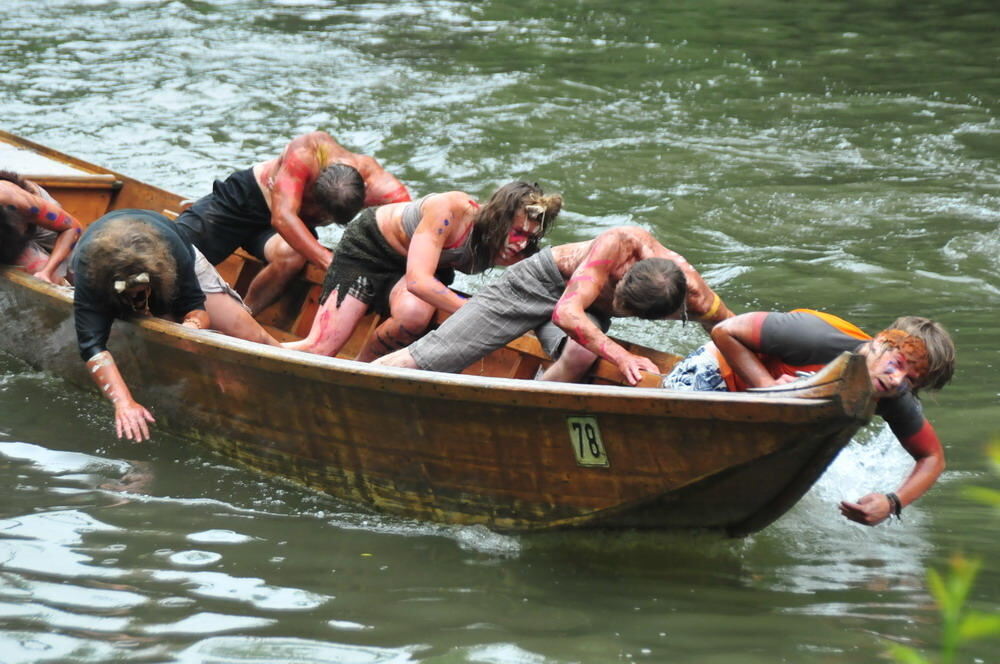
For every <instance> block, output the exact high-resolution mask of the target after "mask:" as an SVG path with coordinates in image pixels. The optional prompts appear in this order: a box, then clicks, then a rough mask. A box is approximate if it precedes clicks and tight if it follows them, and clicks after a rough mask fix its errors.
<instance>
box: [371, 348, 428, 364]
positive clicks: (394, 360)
mask: <svg viewBox="0 0 1000 664" xmlns="http://www.w3.org/2000/svg"><path fill="white" fill-rule="evenodd" d="M372 364H378V365H379V366H383V367H400V368H403V369H419V368H420V367H418V366H417V363H416V362H414V361H413V356H412V355H410V351H408V350H407V349H405V348H403V349H401V350H397V351H396V352H395V353H389V354H388V355H383V356H382V357H380V358H378V359H377V360H374V361H372Z"/></svg>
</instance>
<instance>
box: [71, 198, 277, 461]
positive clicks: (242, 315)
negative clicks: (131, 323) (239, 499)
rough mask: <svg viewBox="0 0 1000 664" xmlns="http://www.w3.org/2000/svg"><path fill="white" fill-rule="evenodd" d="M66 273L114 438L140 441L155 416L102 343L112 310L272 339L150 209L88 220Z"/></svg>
mask: <svg viewBox="0 0 1000 664" xmlns="http://www.w3.org/2000/svg"><path fill="white" fill-rule="evenodd" d="M70 276H71V277H72V279H73V283H74V286H75V290H74V294H73V316H74V322H75V326H76V337H77V344H78V346H79V350H80V356H81V357H82V358H83V360H84V362H86V363H87V369H88V370H89V372H90V375H91V378H92V379H93V380H94V382H95V383H96V384H97V386H98V388H99V389H100V390H101V393H102V394H103V395H104V396H105V397H106V398H108V399H109V400H110V401H111V402H112V403H113V404H114V407H115V430H116V433H117V435H118V437H119V438H121V437H122V436H124V437H126V438H128V439H129V440H133V441H136V442H140V441H144V440H146V439H148V438H149V424H151V423H153V422H155V420H154V418H153V416H152V414H151V413H150V412H149V411H148V410H147V409H146V408H145V407H144V406H143V405H142V404H139V403H137V402H136V401H135V399H134V398H133V397H132V393H131V391H130V390H129V388H128V385H126V384H125V380H124V379H123V378H122V375H121V372H120V371H119V370H118V366H117V365H116V364H115V360H114V357H113V356H112V354H111V352H110V351H109V350H108V346H107V344H108V338H109V336H110V334H111V325H112V323H113V322H114V319H115V318H125V317H131V316H150V315H152V316H162V317H166V318H170V319H173V320H174V321H176V322H180V323H181V325H184V326H185V327H190V328H193V329H208V328H209V327H210V326H214V327H215V328H216V329H217V330H219V331H220V332H223V333H225V334H230V335H233V336H238V337H240V338H243V339H248V340H250V341H256V342H259V343H265V344H269V345H277V343H278V342H277V341H276V340H275V339H274V338H273V337H271V335H270V334H268V333H267V332H266V331H265V330H264V329H263V328H262V327H260V325H259V324H257V322H256V321H255V320H254V319H253V317H251V316H250V314H249V312H247V311H246V309H245V308H243V306H242V302H241V301H240V300H239V295H237V294H236V292H235V291H233V290H232V289H231V288H230V287H229V286H228V284H226V283H225V282H224V281H223V280H222V278H221V276H219V274H218V272H216V270H215V268H213V267H212V266H211V265H210V264H209V263H208V261H207V260H206V259H205V258H204V257H203V256H201V254H200V253H199V252H198V251H197V250H196V249H195V248H194V247H192V246H191V245H190V244H189V243H188V242H186V241H185V240H184V238H182V237H181V235H180V234H179V233H178V232H177V226H176V225H175V224H174V223H173V222H171V221H170V220H169V219H167V218H166V217H164V216H163V215H161V214H158V213H156V212H151V211H149V210H116V211H114V212H110V213H108V214H106V215H104V216H103V217H101V218H100V219H98V220H97V221H95V222H94V223H93V224H91V225H90V226H89V227H88V228H87V230H86V232H85V233H84V234H83V237H82V239H81V240H80V243H79V244H78V245H77V247H76V250H75V251H74V252H73V255H72V258H71V275H70Z"/></svg>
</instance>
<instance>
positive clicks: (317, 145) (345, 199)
mask: <svg viewBox="0 0 1000 664" xmlns="http://www.w3.org/2000/svg"><path fill="white" fill-rule="evenodd" d="M409 200H410V194H409V192H408V191H407V190H406V187H405V186H404V185H403V183H402V182H400V181H399V180H397V179H396V178H395V177H394V176H393V175H392V174H391V173H389V172H388V171H386V170H385V169H384V168H382V166H381V165H380V164H379V163H378V162H377V161H376V160H375V159H374V158H373V157H369V156H367V155H362V154H355V153H354V152H350V151H349V150H347V149H345V148H344V147H343V146H341V145H340V144H339V143H337V142H336V141H335V140H333V138H332V137H331V136H330V135H329V134H327V133H326V132H323V131H314V132H312V133H309V134H304V135H302V136H298V137H296V138H294V139H292V141H291V142H290V143H289V144H288V145H287V146H286V147H285V149H284V150H283V151H282V153H281V155H279V156H278V157H276V158H274V159H270V160H268V161H265V162H261V163H259V164H256V165H255V166H253V167H251V168H248V169H245V170H241V171H237V172H236V173H233V174H232V175H230V176H229V177H228V178H227V179H226V180H224V181H223V180H216V181H215V185H214V186H213V187H212V193H211V194H208V195H207V196H204V197H203V198H201V199H199V200H198V201H196V202H195V203H194V205H192V206H191V207H190V208H188V209H187V210H185V211H184V212H182V213H181V215H180V216H179V217H178V218H177V223H178V224H179V225H180V227H181V233H182V234H183V235H184V237H185V238H187V240H188V241H189V242H191V244H193V245H194V246H196V247H198V249H199V250H200V251H201V252H202V253H203V254H204V255H205V257H206V258H207V259H208V260H209V261H211V263H212V265H218V264H219V263H221V262H222V261H224V260H225V259H226V258H227V257H228V256H229V255H230V254H232V253H233V252H234V251H236V249H237V248H239V247H243V248H244V249H245V250H246V251H248V252H249V253H251V254H253V255H254V256H256V257H257V258H259V259H260V260H262V261H264V262H265V263H267V266H266V267H265V268H264V269H263V270H261V272H260V273H259V274H258V275H257V276H256V277H255V278H254V280H253V281H252V282H251V283H250V286H249V287H248V289H247V296H246V303H247V306H249V307H250V309H251V311H253V312H259V311H261V310H262V309H264V308H265V307H267V306H268V305H270V304H271V303H272V302H274V301H275V300H277V299H278V297H279V296H280V295H281V293H282V292H283V291H284V289H285V287H286V286H287V285H288V282H289V281H291V279H292V278H293V277H294V276H295V275H296V274H298V273H299V271H300V270H301V269H302V267H303V266H304V265H305V264H306V262H309V263H312V264H313V265H315V266H317V267H319V268H320V269H322V270H326V269H327V268H328V267H329V266H330V260H331V259H332V256H333V255H332V253H331V252H330V250H329V249H327V248H326V247H324V246H323V245H321V244H320V243H319V240H317V239H316V230H315V228H316V227H317V226H325V225H327V224H330V223H337V224H346V223H348V222H349V221H350V220H351V219H353V218H354V216H355V215H356V214H357V213H358V211H359V210H361V208H362V207H367V206H371V205H385V204H387V203H398V202H404V201H409Z"/></svg>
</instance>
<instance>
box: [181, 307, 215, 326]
mask: <svg viewBox="0 0 1000 664" xmlns="http://www.w3.org/2000/svg"><path fill="white" fill-rule="evenodd" d="M181 325H183V326H184V327H190V328H192V329H195V330H206V329H208V328H209V327H211V326H212V321H211V319H210V318H209V316H208V312H207V311H205V310H204V309H193V310H192V311H189V312H188V313H187V314H186V315H185V316H184V320H182V321H181Z"/></svg>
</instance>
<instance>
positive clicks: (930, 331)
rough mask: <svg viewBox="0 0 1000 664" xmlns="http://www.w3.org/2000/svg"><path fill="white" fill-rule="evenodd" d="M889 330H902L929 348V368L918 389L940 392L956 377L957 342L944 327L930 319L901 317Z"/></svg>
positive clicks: (916, 387) (915, 387) (915, 389)
mask: <svg viewBox="0 0 1000 664" xmlns="http://www.w3.org/2000/svg"><path fill="white" fill-rule="evenodd" d="M889 329H895V330H902V331H903V332H906V333H907V334H910V335H912V336H914V337H917V338H918V339H920V340H921V341H923V342H924V346H925V347H926V348H927V360H928V368H927V373H926V375H925V376H924V379H923V381H921V384H920V385H917V386H914V392H916V391H917V389H920V388H924V389H928V390H940V389H941V388H942V387H944V386H945V385H947V384H948V383H949V382H950V381H951V378H952V376H954V375H955V342H954V341H952V340H951V335H949V334H948V331H947V330H945V329H944V327H943V326H942V325H941V324H940V323H937V322H935V321H933V320H931V319H930V318H923V317H921V316H901V317H900V318H897V319H896V320H895V321H893V323H892V325H890V326H889Z"/></svg>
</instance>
